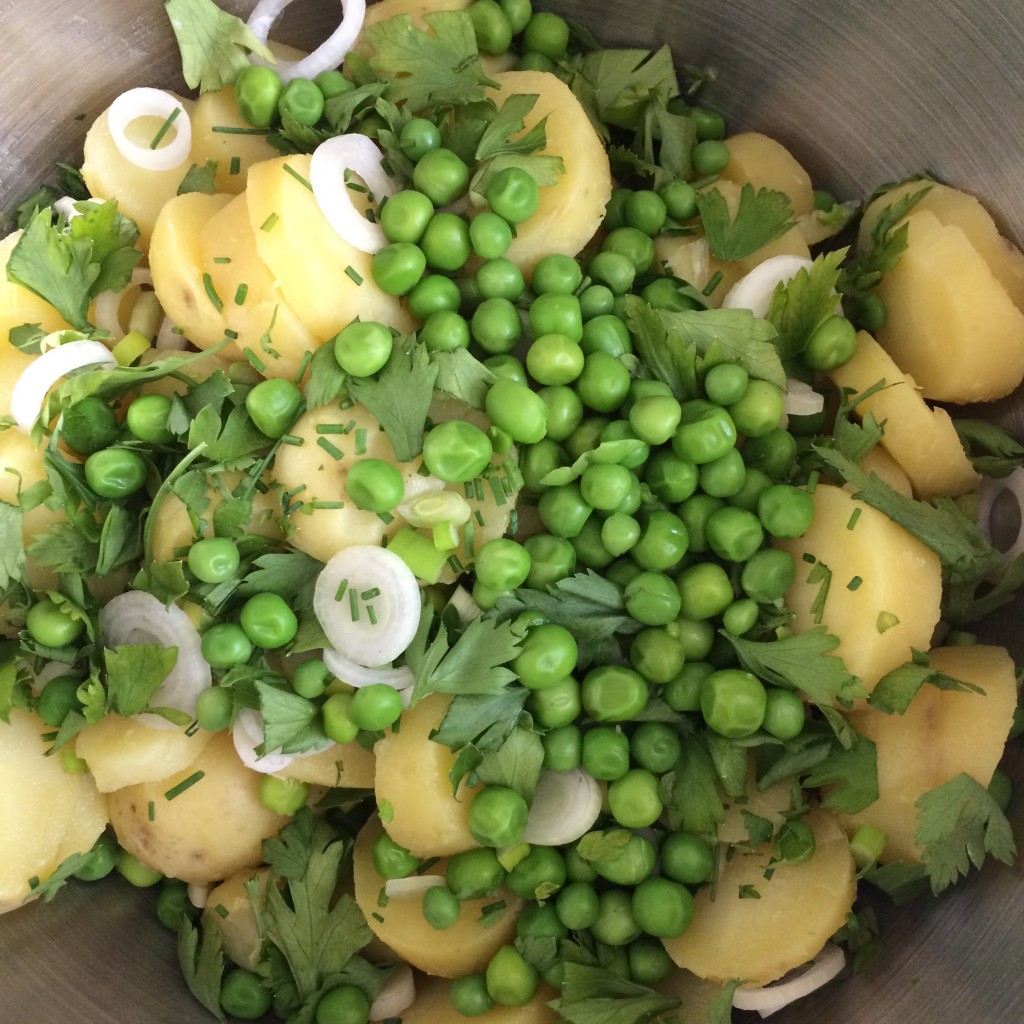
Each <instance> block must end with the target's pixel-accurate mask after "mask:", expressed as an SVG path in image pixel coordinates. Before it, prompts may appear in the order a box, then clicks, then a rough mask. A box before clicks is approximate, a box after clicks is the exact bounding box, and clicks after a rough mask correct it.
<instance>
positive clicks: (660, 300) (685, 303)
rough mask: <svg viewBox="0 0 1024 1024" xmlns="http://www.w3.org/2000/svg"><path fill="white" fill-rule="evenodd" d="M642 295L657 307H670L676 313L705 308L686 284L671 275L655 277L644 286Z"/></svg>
mask: <svg viewBox="0 0 1024 1024" xmlns="http://www.w3.org/2000/svg"><path fill="white" fill-rule="evenodd" d="M640 297H641V298H642V299H643V300H644V302H646V303H647V304H648V305H651V306H653V307H654V308H655V309H668V310H671V311H672V312H675V313H681V312H686V311H688V310H691V309H703V308H704V307H703V306H702V305H701V303H699V302H698V301H697V300H696V299H695V298H694V297H693V296H692V295H690V294H688V292H686V291H685V290H684V286H682V285H680V283H679V282H678V281H676V280H675V279H674V278H671V277H657V278H655V279H654V280H653V281H651V283H650V284H647V285H645V286H644V289H643V291H642V292H641V293H640Z"/></svg>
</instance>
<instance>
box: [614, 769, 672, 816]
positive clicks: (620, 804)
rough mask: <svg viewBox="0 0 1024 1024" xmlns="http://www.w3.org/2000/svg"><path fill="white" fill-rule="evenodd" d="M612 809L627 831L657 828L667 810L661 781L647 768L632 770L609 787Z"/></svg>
mask: <svg viewBox="0 0 1024 1024" xmlns="http://www.w3.org/2000/svg"><path fill="white" fill-rule="evenodd" d="M608 806H609V808H610V809H611V812H612V817H613V818H614V819H615V820H616V821H617V822H618V823H619V824H620V825H622V826H623V827H624V828H647V826H648V825H653V824H654V823H655V822H656V821H657V820H658V818H660V817H661V812H662V811H663V810H664V806H663V804H662V802H661V796H660V794H659V791H658V777H657V776H656V775H655V774H654V773H653V772H649V771H647V770H646V769H644V768H631V769H630V770H629V771H627V772H626V774H625V775H623V776H621V777H620V778H618V779H615V780H614V781H613V782H612V783H611V785H610V786H609V787H608Z"/></svg>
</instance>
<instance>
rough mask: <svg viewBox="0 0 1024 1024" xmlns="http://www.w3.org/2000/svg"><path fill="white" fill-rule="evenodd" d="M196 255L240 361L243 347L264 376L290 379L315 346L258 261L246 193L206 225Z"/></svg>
mask: <svg viewBox="0 0 1024 1024" xmlns="http://www.w3.org/2000/svg"><path fill="white" fill-rule="evenodd" d="M199 251H200V254H201V255H200V259H201V264H200V266H201V267H202V269H203V272H204V273H206V274H208V275H209V276H210V280H211V282H212V284H213V288H214V290H215V292H216V293H217V295H218V297H219V298H220V301H221V302H222V303H223V305H224V309H223V317H224V326H225V327H226V328H227V329H228V330H230V331H234V333H235V334H237V335H238V337H237V339H236V340H235V341H234V342H232V344H231V345H230V346H229V348H230V349H232V350H233V351H234V352H235V353H237V354H238V356H239V358H244V356H245V351H246V349H248V350H249V351H250V352H252V353H253V354H254V355H255V358H256V359H257V360H258V361H259V362H260V363H261V364H262V365H263V366H264V367H265V369H263V370H262V371H261V372H262V373H263V375H264V376H266V377H289V378H292V379H294V378H295V377H296V376H297V375H298V373H299V370H300V368H301V365H302V358H303V356H304V355H306V353H312V351H313V349H315V348H316V347H317V345H318V344H319V343H318V341H317V339H316V338H314V337H313V335H312V334H310V332H309V331H308V329H307V328H306V326H305V324H304V323H303V322H302V320H301V319H300V318H299V317H298V316H297V315H296V314H295V311H294V310H293V309H292V308H291V307H290V306H289V305H288V303H287V302H285V300H284V296H283V295H282V294H281V291H280V289H279V288H278V287H277V283H276V282H275V280H274V278H273V275H272V274H271V273H270V271H269V270H268V269H267V267H266V264H265V263H264V262H263V260H262V259H260V256H259V252H258V251H257V246H256V239H255V238H254V237H253V234H252V228H251V227H250V226H249V213H248V206H247V204H246V199H245V196H244V195H242V196H236V197H235V198H234V199H232V200H231V202H230V203H228V204H227V206H225V207H224V208H223V209H222V210H218V211H217V213H215V214H214V215H213V216H212V217H211V218H210V219H209V221H207V223H206V225H205V227H204V228H203V230H202V232H201V233H200V236H199Z"/></svg>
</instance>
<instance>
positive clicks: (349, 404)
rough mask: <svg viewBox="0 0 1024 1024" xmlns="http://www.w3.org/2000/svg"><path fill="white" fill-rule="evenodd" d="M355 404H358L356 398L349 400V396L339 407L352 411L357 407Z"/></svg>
mask: <svg viewBox="0 0 1024 1024" xmlns="http://www.w3.org/2000/svg"><path fill="white" fill-rule="evenodd" d="M355 404H356V403H355V399H354V398H349V397H348V396H347V395H346V396H345V398H344V399H342V401H341V402H340V403H339V405H340V406H341V408H342V409H351V408H352V406H353V405H355Z"/></svg>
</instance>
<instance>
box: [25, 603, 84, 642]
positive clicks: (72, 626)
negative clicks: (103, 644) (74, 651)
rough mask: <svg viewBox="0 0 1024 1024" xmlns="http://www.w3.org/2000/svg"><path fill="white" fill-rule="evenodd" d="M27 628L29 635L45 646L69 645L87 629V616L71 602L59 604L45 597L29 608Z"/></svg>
mask: <svg viewBox="0 0 1024 1024" xmlns="http://www.w3.org/2000/svg"><path fill="white" fill-rule="evenodd" d="M25 628H26V629H27V630H28V634H29V636H30V637H32V639H33V640H35V642H36V643H38V644H42V645H43V646H44V647H67V646H68V645H69V644H72V643H74V642H75V641H76V640H77V639H78V638H79V637H80V636H81V635H82V633H83V632H84V631H85V616H84V614H83V613H82V611H81V609H79V608H78V607H77V606H75V605H72V604H71V602H64V603H62V604H58V603H57V602H55V601H54V600H53V599H52V598H49V597H45V598H43V600H42V601H37V602H36V603H35V604H34V605H32V607H31V608H29V610H28V613H27V615H26V616H25Z"/></svg>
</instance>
